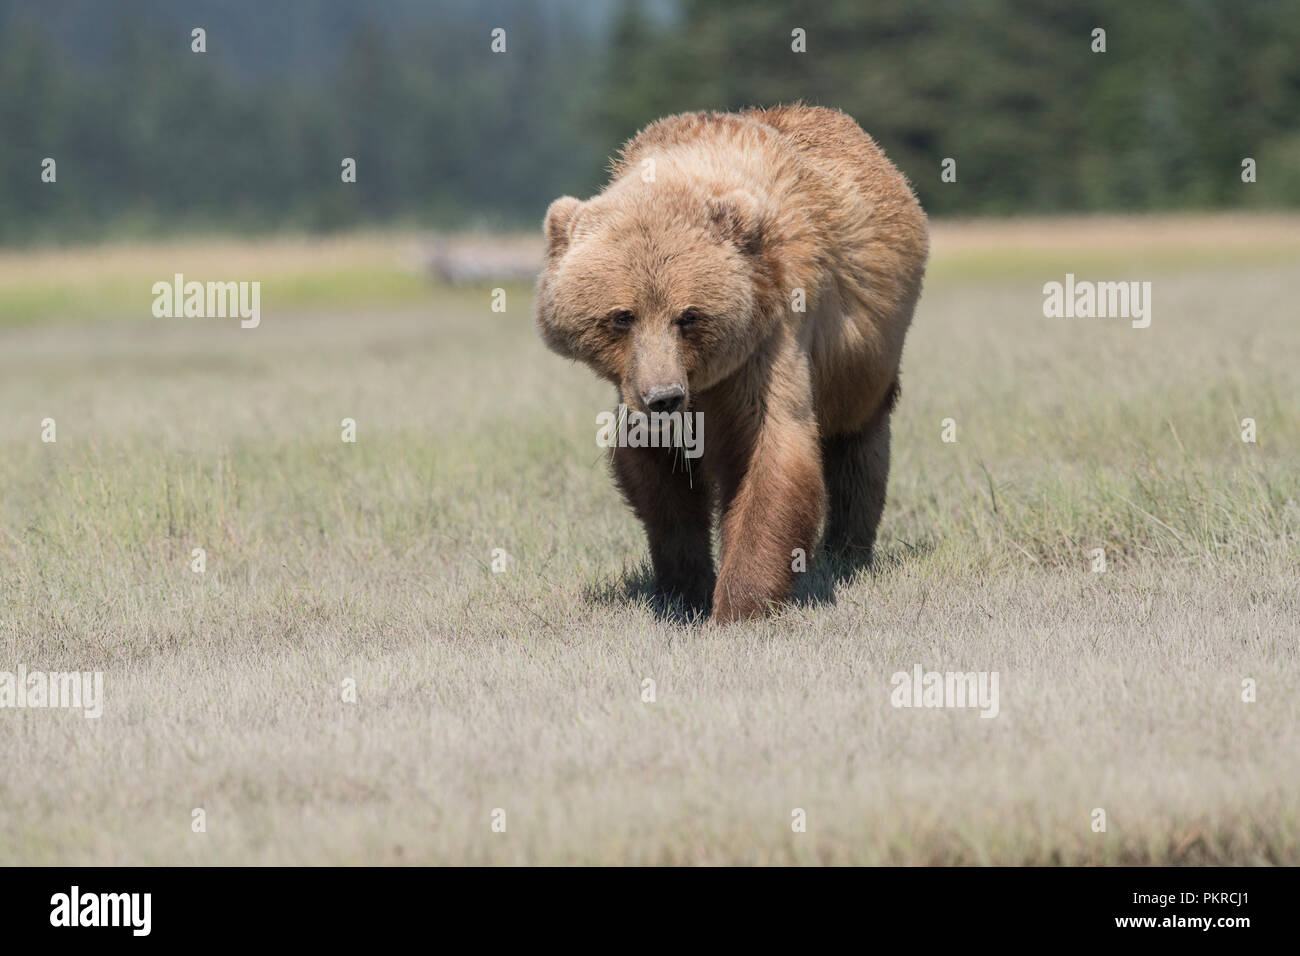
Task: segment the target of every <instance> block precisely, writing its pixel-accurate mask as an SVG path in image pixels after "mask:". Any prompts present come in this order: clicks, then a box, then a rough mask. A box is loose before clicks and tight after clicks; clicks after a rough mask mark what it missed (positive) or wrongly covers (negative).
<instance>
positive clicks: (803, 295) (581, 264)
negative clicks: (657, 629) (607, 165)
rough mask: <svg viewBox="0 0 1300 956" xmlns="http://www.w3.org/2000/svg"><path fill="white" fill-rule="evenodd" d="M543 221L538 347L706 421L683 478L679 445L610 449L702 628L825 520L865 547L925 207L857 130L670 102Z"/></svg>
mask: <svg viewBox="0 0 1300 956" xmlns="http://www.w3.org/2000/svg"><path fill="white" fill-rule="evenodd" d="M544 228H545V233H546V238H547V255H546V264H545V267H544V269H543V271H542V274H541V278H540V280H539V283H538V295H537V324H538V327H539V329H540V331H541V335H542V338H543V339H544V340H545V341H546V343H547V345H548V346H549V347H550V348H551V349H552V350H553V351H555V352H557V353H559V354H560V355H563V356H566V357H568V358H573V359H579V360H581V361H583V362H585V363H586V364H587V365H589V366H590V367H591V368H592V369H593V370H594V371H595V372H596V373H597V374H599V375H601V376H603V377H605V378H607V379H608V380H609V381H610V382H612V383H614V384H615V385H616V386H617V387H618V389H619V393H620V395H621V401H622V402H623V403H626V404H627V406H628V407H629V408H630V409H633V410H641V411H645V410H646V409H647V406H649V405H651V403H652V402H653V403H655V405H654V407H655V409H656V410H658V409H660V408H664V407H669V408H671V407H672V406H673V405H674V403H678V402H680V403H681V405H680V407H682V409H683V410H686V409H689V410H691V411H698V412H702V413H703V416H704V424H705V425H706V426H707V427H706V429H705V432H704V437H705V442H704V448H703V457H702V458H700V459H699V460H698V461H697V462H694V463H693V465H692V467H691V469H690V470H689V471H688V470H687V469H686V468H684V467H683V461H682V456H681V454H680V449H671V448H670V449H663V448H619V449H616V450H615V452H614V454H613V456H612V464H613V471H614V475H615V479H616V480H617V482H618V484H619V486H620V487H621V489H622V491H623V494H624V496H625V498H626V499H627V501H628V503H629V504H630V505H631V507H632V508H633V509H634V510H635V511H636V513H637V515H638V516H639V517H640V519H641V521H642V523H643V524H644V525H645V529H646V534H647V536H648V538H649V542H650V555H651V560H652V562H653V564H654V570H655V574H656V577H657V581H658V587H659V588H660V589H661V590H662V591H663V592H665V593H667V594H670V595H676V596H680V597H682V598H684V599H685V600H686V601H687V602H689V604H690V605H692V606H695V607H702V608H703V607H708V606H709V603H710V599H711V602H712V616H713V619H714V620H716V621H731V620H736V619H740V618H747V617H753V616H757V615H761V614H763V613H765V612H766V611H767V610H768V609H769V607H770V606H771V604H772V603H773V602H780V601H783V600H785V599H786V598H787V597H788V596H789V594H790V591H791V588H792V586H793V583H794V574H795V571H794V570H793V568H794V566H795V564H796V557H795V552H796V549H802V552H803V554H804V555H808V556H811V555H812V554H813V550H814V547H815V545H816V543H817V537H818V533H819V529H820V528H821V527H822V522H823V520H825V543H826V546H827V548H828V549H830V550H831V551H833V552H838V553H840V554H842V555H846V556H848V557H850V558H853V559H856V560H861V561H865V560H866V559H867V558H868V557H869V556H870V553H871V548H872V545H873V543H874V541H875V537H876V526H877V524H878V523H879V521H880V514H881V510H882V509H883V507H884V503H885V483H886V479H887V477H888V473H889V418H890V411H891V409H892V408H893V405H894V401H895V400H896V398H897V395H898V367H899V361H900V359H901V357H902V352H903V336H904V334H905V333H906V331H907V327H908V325H909V324H910V322H911V319H912V311H913V308H914V307H915V305H916V300H917V296H918V295H919V294H920V290H921V279H922V275H923V274H924V271H925V262H926V257H927V255H928V238H927V232H926V220H925V214H924V213H923V212H922V211H921V207H920V205H919V204H918V203H917V201H916V197H915V196H914V195H913V194H912V191H911V189H910V188H909V186H908V184H907V181H906V180H905V179H904V178H903V176H902V175H901V174H900V173H899V172H898V170H897V169H895V168H894V166H893V165H892V164H891V163H890V162H889V160H887V159H886V158H885V156H884V154H883V153H882V152H881V151H880V149H879V148H878V147H877V146H876V144H875V143H874V142H873V141H872V140H871V138H870V137H869V136H867V134H866V133H864V132H863V131H862V129H861V128H860V127H859V126H858V125H857V124H856V123H855V122H854V121H853V120H852V119H850V118H849V117H848V116H846V115H844V114H843V113H840V112H838V111H836V110H830V109H823V108H820V107H810V106H804V105H800V104H796V105H792V106H778V107H775V108H773V109H764V110H749V111H745V112H743V113H739V114H723V113H689V114H683V115H680V116H670V117H668V118H666V119H662V120H660V121H659V122H657V123H654V124H653V125H651V126H649V127H647V128H646V129H644V130H643V131H642V132H641V133H639V134H638V135H637V136H635V137H634V138H633V139H632V140H630V141H629V142H628V143H627V144H626V145H625V146H624V147H623V149H622V151H621V154H620V156H619V157H618V159H617V160H615V161H614V163H613V164H612V176H611V180H610V183H609V185H608V186H607V187H606V188H605V190H604V191H603V192H601V193H600V194H599V195H598V196H596V197H594V198H593V199H591V200H589V201H587V202H580V201H579V200H577V199H574V198H573V197H571V196H564V197H562V198H560V199H557V200H555V202H553V203H552V204H551V206H550V208H549V209H548V210H547V213H546V221H545V227H544ZM801 299H802V301H803V303H804V304H805V307H804V309H803V310H800V308H799V303H800V300H801ZM665 397H666V398H665ZM715 514H716V515H717V516H719V520H720V525H721V565H720V568H719V570H718V573H717V575H716V578H715V575H714V569H713V559H712V553H711V538H710V532H711V524H712V519H713V517H714V515H715Z"/></svg>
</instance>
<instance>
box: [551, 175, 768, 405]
mask: <svg viewBox="0 0 1300 956" xmlns="http://www.w3.org/2000/svg"><path fill="white" fill-rule="evenodd" d="M545 232H546V243H547V252H546V265H545V267H544V268H543V271H542V275H541V279H540V281H539V283H538V295H537V324H538V328H539V329H540V331H541V334H542V338H543V339H544V340H545V341H546V344H547V345H548V346H549V347H550V348H551V349H552V350H553V351H555V352H557V353H558V354H560V355H563V356H565V357H566V358H572V359H578V360H580V361H582V362H584V363H586V364H587V365H588V366H590V367H591V368H592V369H593V370H594V371H595V372H596V373H597V374H598V375H601V376H603V377H604V378H606V379H608V380H609V381H611V382H613V383H614V384H615V385H617V386H618V388H619V392H620V395H621V396H622V401H623V402H624V403H625V404H626V405H627V406H628V407H629V408H631V409H635V410H640V411H643V412H673V411H676V410H678V409H681V410H686V409H687V408H689V406H690V401H691V396H692V394H694V393H697V392H699V391H702V390H704V389H707V388H709V387H711V386H713V385H715V384H717V383H718V382H720V381H722V380H723V379H725V378H727V377H728V376H730V375H731V374H732V373H733V372H735V371H736V370H737V369H738V368H739V367H740V366H741V364H742V363H743V362H744V361H745V359H746V358H747V357H748V356H749V355H750V354H751V353H752V352H753V350H754V349H755V348H756V346H757V345H758V343H759V341H760V340H761V338H762V332H763V329H762V326H763V324H764V323H763V321H762V319H761V313H762V312H764V311H769V310H768V309H767V308H766V303H765V301H764V300H765V298H770V296H765V295H764V291H765V290H769V291H770V289H771V288H772V286H773V278H772V277H771V276H770V274H769V272H768V268H767V265H766V262H765V258H764V255H763V252H764V243H765V236H764V233H765V216H764V211H763V208H762V205H761V200H760V199H758V198H757V197H755V196H754V195H753V194H752V193H750V192H747V191H745V190H732V191H728V192H724V193H722V194H720V195H718V194H712V193H701V192H700V191H698V190H696V189H693V188H684V187H676V186H673V185H669V184H660V185H657V186H655V185H651V186H646V185H643V184H639V183H622V182H617V183H615V184H614V185H613V186H611V187H610V188H609V189H608V190H607V191H606V192H604V193H602V194H601V195H599V196H597V197H595V198H594V199H591V200H589V201H587V202H581V201H579V200H577V199H574V198H573V197H572V196H564V197H561V198H560V199H557V200H555V202H553V203H551V206H550V208H549V209H548V210H547V212H546V222H545Z"/></svg>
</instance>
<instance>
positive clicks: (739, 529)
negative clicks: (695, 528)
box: [711, 353, 826, 623]
mask: <svg viewBox="0 0 1300 956" xmlns="http://www.w3.org/2000/svg"><path fill="white" fill-rule="evenodd" d="M776 365H777V367H776V368H775V369H773V371H774V372H775V374H772V375H770V376H768V377H767V381H768V382H770V383H775V384H773V385H769V387H768V389H767V394H766V395H765V396H764V397H763V406H762V407H761V408H758V409H753V408H751V409H750V410H749V414H748V415H746V414H743V412H742V409H740V408H736V407H734V406H733V408H732V409H730V410H729V412H728V414H729V416H730V417H731V419H732V421H733V422H735V423H737V424H738V425H739V426H740V428H739V430H738V432H737V433H735V434H734V435H733V436H732V437H731V439H730V440H729V441H728V444H730V445H731V446H732V447H730V448H727V449H725V450H724V451H723V456H724V459H726V460H729V461H731V462H733V463H734V464H735V465H738V466H739V468H737V469H735V470H732V471H731V472H730V473H729V474H727V475H725V476H722V481H723V485H722V501H723V514H722V567H721V569H720V570H719V572H718V583H717V586H716V587H715V588H714V591H713V620H715V621H717V622H719V623H726V622H728V621H737V620H743V619H745V618H752V617H758V616H761V615H763V614H765V613H767V611H768V608H769V606H770V605H771V604H772V603H779V602H782V601H784V600H786V599H787V598H788V597H789V596H790V591H791V590H792V588H793V587H794V575H795V571H794V563H795V560H796V549H801V550H802V554H803V556H804V560H805V561H806V560H807V559H808V558H809V557H810V556H811V555H812V554H813V551H814V546H815V545H816V542H817V532H818V530H819V528H820V527H821V522H822V518H823V517H824V515H825V513H826V486H825V480H824V478H823V474H822V463H821V442H820V440H819V438H818V431H817V420H816V418H815V417H814V415H813V412H812V391H811V388H812V386H811V381H810V379H809V376H808V371H807V366H806V362H805V361H804V360H803V359H802V358H800V357H798V356H792V355H790V354H789V353H787V354H786V355H785V357H784V360H782V361H779V362H777V363H776ZM728 404H733V403H732V402H728ZM738 413H740V414H738ZM714 434H717V429H715V430H714ZM711 460H716V459H711Z"/></svg>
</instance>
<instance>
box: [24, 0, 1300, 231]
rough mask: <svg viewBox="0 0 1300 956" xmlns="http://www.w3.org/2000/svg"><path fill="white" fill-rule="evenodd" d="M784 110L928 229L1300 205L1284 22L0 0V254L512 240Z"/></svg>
mask: <svg viewBox="0 0 1300 956" xmlns="http://www.w3.org/2000/svg"><path fill="white" fill-rule="evenodd" d="M193 27H203V28H204V29H205V30H206V31H207V52H206V53H203V54H198V53H193V52H191V49H190V45H191V38H190V31H191V29H192V28H193ZM497 27H501V28H504V29H505V30H506V44H507V45H506V52H505V53H493V52H492V51H491V49H490V43H491V31H492V30H493V29H494V28H497ZM1096 27H1102V28H1104V29H1105V30H1106V45H1107V50H1106V52H1105V53H1094V52H1092V50H1091V43H1092V39H1091V33H1092V31H1093V29H1094V28H1096ZM795 28H801V29H803V30H804V31H806V36H807V40H806V42H807V52H805V53H796V52H793V51H792V50H791V42H792V41H791V31H792V30H794V29H795ZM794 99H804V100H806V101H808V102H812V103H819V104H825V105H829V106H836V107H839V108H841V109H843V110H845V111H846V112H848V113H849V114H851V115H852V116H853V117H854V118H856V119H857V120H858V121H859V122H860V123H861V124H862V125H863V127H864V128H865V129H866V130H867V131H868V132H870V133H871V134H872V135H873V136H874V137H875V138H876V139H877V141H878V142H880V144H881V145H882V146H883V147H884V149H885V150H886V151H887V153H888V154H889V155H890V156H891V157H892V158H893V159H894V161H895V162H896V163H897V164H898V165H899V166H900V167H901V168H902V169H903V171H904V172H905V173H906V174H907V175H908V176H909V178H910V179H911V180H912V181H913V183H914V184H915V186H916V188H917V191H918V192H919V194H920V196H921V199H922V202H923V203H924V204H925V206H926V208H927V209H928V210H929V211H930V212H931V213H932V214H939V215H944V214H947V215H1008V214H1030V213H1053V212H1062V211H1090V210H1119V211H1139V210H1157V209H1159V210H1167V209H1176V208H1187V209H1206V208H1221V207H1238V206H1251V207H1268V208H1277V207H1295V206H1300V125H1298V124H1297V119H1298V118H1300V2H1296V0H1253V2H1242V0H1184V2H1175V0H1144V2H1140V3H1138V2H1133V0H1095V2H1067V0H1047V2H1043V0H911V2H908V0H825V2H820V3H806V4H805V3H798V2H788V0H756V2H749V3H745V4H738V3H735V2H726V0H586V2H584V0H550V2H537V0H373V2H369V3H361V2H355V0H314V2H313V0H278V2H259V0H221V2H218V0H212V2H202V0H195V2H189V3H178V2H175V0H122V2H113V3H104V2H100V0H50V2H38V0H0V176H2V179H0V183H2V185H0V242H4V243H8V244H15V243H29V242H38V241H59V240H70V239H90V238H99V237H103V236H107V235H156V234H172V233H189V232H200V231H233V232H260V231H273V230H298V231H301V230H307V231H330V230H338V229H343V228H352V227H358V226H372V225H384V224H401V225H412V226H422V227H425V226H437V227H460V226H487V227H518V226H523V227H527V228H533V227H535V225H536V223H537V221H538V220H539V219H540V217H541V214H542V212H543V211H544V209H545V208H546V204H547V203H548V202H549V201H550V200H551V199H552V198H554V197H555V196H557V195H560V194H562V193H573V194H576V195H587V194H590V193H591V192H592V191H593V190H595V189H597V188H599V185H600V184H601V182H602V181H603V177H604V166H605V162H606V159H607V157H608V155H609V154H610V152H611V151H612V150H614V149H615V148H616V147H617V145H618V144H619V143H620V142H621V141H622V140H623V139H624V138H626V137H627V136H629V135H630V134H632V133H633V132H635V131H636V130H637V129H638V128H640V127H641V126H643V125H645V124H646V123H647V122H649V121H651V120H653V119H655V118H657V117H659V116H661V115H664V114H668V113H672V112H678V111H682V110H694V109H734V108H739V107H742V106H746V105H753V104H772V103H777V102H782V101H790V100H794ZM47 156H48V157H53V158H55V160H56V161H57V183H55V184H53V185H51V184H45V183H42V182H41V181H40V173H41V162H42V159H43V158H44V157H47ZM343 157H354V158H355V159H356V161H357V182H356V183H355V184H343V183H342V182H341V181H340V162H341V160H342V159H343ZM944 157H953V158H955V159H956V160H957V182H955V183H942V182H941V181H940V178H939V174H940V164H941V161H942V159H943V158H944ZM1244 157H1253V158H1254V159H1255V160H1256V161H1257V163H1258V182H1256V183H1254V184H1252V185H1249V186H1246V185H1243V183H1242V181H1241V163H1242V159H1243V158H1244Z"/></svg>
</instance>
